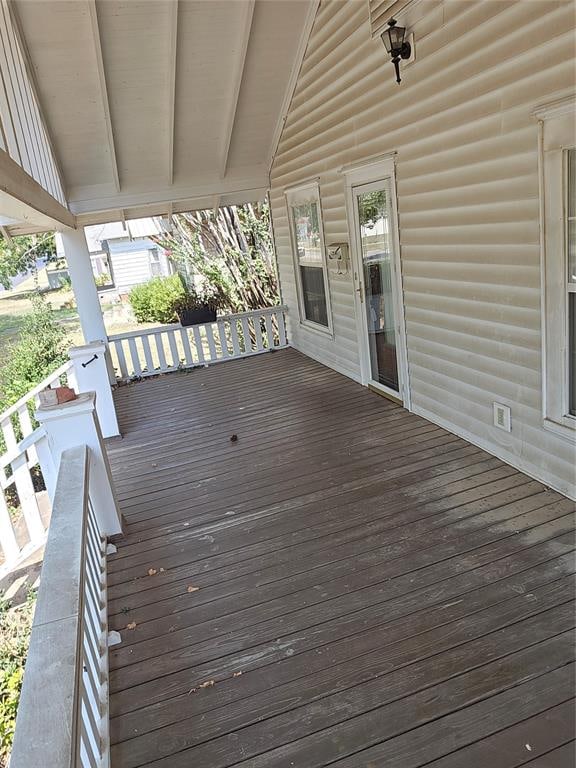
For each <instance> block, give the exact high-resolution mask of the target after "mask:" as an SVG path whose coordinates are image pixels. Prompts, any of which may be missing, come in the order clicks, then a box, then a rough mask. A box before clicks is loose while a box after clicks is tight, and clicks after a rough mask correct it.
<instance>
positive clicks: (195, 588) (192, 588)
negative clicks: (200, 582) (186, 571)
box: [186, 584, 200, 592]
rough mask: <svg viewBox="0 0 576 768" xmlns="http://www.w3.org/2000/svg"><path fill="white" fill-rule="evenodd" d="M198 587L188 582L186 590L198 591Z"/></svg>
mask: <svg viewBox="0 0 576 768" xmlns="http://www.w3.org/2000/svg"><path fill="white" fill-rule="evenodd" d="M199 589H200V587H193V586H192V584H190V586H189V587H186V592H198V590H199Z"/></svg>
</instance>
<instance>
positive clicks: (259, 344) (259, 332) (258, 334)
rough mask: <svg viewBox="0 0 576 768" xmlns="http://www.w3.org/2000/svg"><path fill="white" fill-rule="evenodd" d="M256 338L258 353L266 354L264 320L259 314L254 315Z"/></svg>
mask: <svg viewBox="0 0 576 768" xmlns="http://www.w3.org/2000/svg"><path fill="white" fill-rule="evenodd" d="M254 336H255V337H256V349H257V351H258V352H264V339H263V338H262V318H261V316H260V315H259V314H255V315H254Z"/></svg>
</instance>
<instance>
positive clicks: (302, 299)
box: [286, 184, 331, 331]
mask: <svg viewBox="0 0 576 768" xmlns="http://www.w3.org/2000/svg"><path fill="white" fill-rule="evenodd" d="M286 199H287V203H288V213H289V221H290V234H291V239H292V247H293V252H294V267H295V270H296V283H297V286H298V300H299V306H300V318H301V320H302V322H303V323H305V324H310V325H312V326H316V327H318V328H319V329H322V330H325V331H329V330H330V329H331V318H330V300H329V295H328V272H327V269H326V254H325V250H324V236H323V231H322V216H321V208H320V194H319V190H318V185H317V184H314V185H312V186H307V187H299V188H298V189H293V190H289V191H288V192H287V193H286Z"/></svg>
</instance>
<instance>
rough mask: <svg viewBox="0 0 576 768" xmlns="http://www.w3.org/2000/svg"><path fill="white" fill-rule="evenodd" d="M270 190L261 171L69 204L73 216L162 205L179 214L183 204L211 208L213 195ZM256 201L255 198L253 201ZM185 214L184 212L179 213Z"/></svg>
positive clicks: (80, 199)
mask: <svg viewBox="0 0 576 768" xmlns="http://www.w3.org/2000/svg"><path fill="white" fill-rule="evenodd" d="M267 188H268V176H267V174H266V172H263V171H262V170H260V171H259V172H258V173H256V174H253V175H251V176H246V177H240V178H238V177H236V178H234V177H231V176H228V178H227V179H226V180H224V181H220V180H219V179H206V180H200V179H195V180H194V183H191V184H183V185H179V186H177V187H168V186H164V187H157V186H155V187H151V188H150V189H148V190H146V191H141V192H121V193H120V194H118V195H115V194H110V195H104V196H101V197H82V198H77V199H74V198H72V199H71V200H70V202H69V206H70V210H71V211H72V213H74V214H83V213H91V212H93V211H103V210H113V211H117V210H118V209H119V208H124V209H127V208H134V207H138V206H142V205H151V204H158V205H162V206H163V208H162V210H163V211H164V212H165V211H166V205H167V204H168V203H170V202H172V203H174V210H178V207H177V206H178V204H179V202H180V201H182V200H190V199H192V198H198V197H205V198H207V199H208V206H207V207H208V208H210V207H211V205H212V198H213V197H214V195H222V196H224V195H228V194H235V193H238V192H243V191H246V190H248V191H252V190H260V189H267ZM253 199H254V200H255V199H256V198H253ZM180 210H182V209H180Z"/></svg>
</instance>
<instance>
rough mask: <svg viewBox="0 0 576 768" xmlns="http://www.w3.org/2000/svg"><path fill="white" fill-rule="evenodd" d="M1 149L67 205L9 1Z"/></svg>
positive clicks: (0, 49) (3, 27)
mask: <svg viewBox="0 0 576 768" xmlns="http://www.w3.org/2000/svg"><path fill="white" fill-rule="evenodd" d="M0 149H2V150H4V151H5V152H7V153H8V155H9V156H10V157H11V158H12V160H14V161H15V162H16V163H18V165H19V166H20V167H21V168H23V170H25V171H26V173H27V174H28V175H30V176H32V178H33V179H34V180H35V181H37V182H38V183H39V184H40V186H42V187H43V188H44V189H45V190H46V191H47V192H49V193H50V194H51V195H52V197H54V198H55V199H56V200H58V202H59V203H61V204H62V205H64V206H65V205H66V196H65V194H64V189H63V187H62V182H61V180H60V175H59V171H58V167H57V165H56V160H55V157H54V153H53V151H52V146H51V144H50V139H49V137H48V134H47V132H46V129H45V127H44V122H43V119H42V114H41V111H40V106H39V104H38V99H37V97H36V90H35V87H34V82H33V81H32V78H31V77H30V74H29V71H28V68H27V59H26V51H25V50H24V47H23V45H22V40H21V37H20V34H19V29H18V27H17V25H16V23H15V21H14V17H13V15H12V13H11V11H10V5H9V3H8V2H7V0H0Z"/></svg>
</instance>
